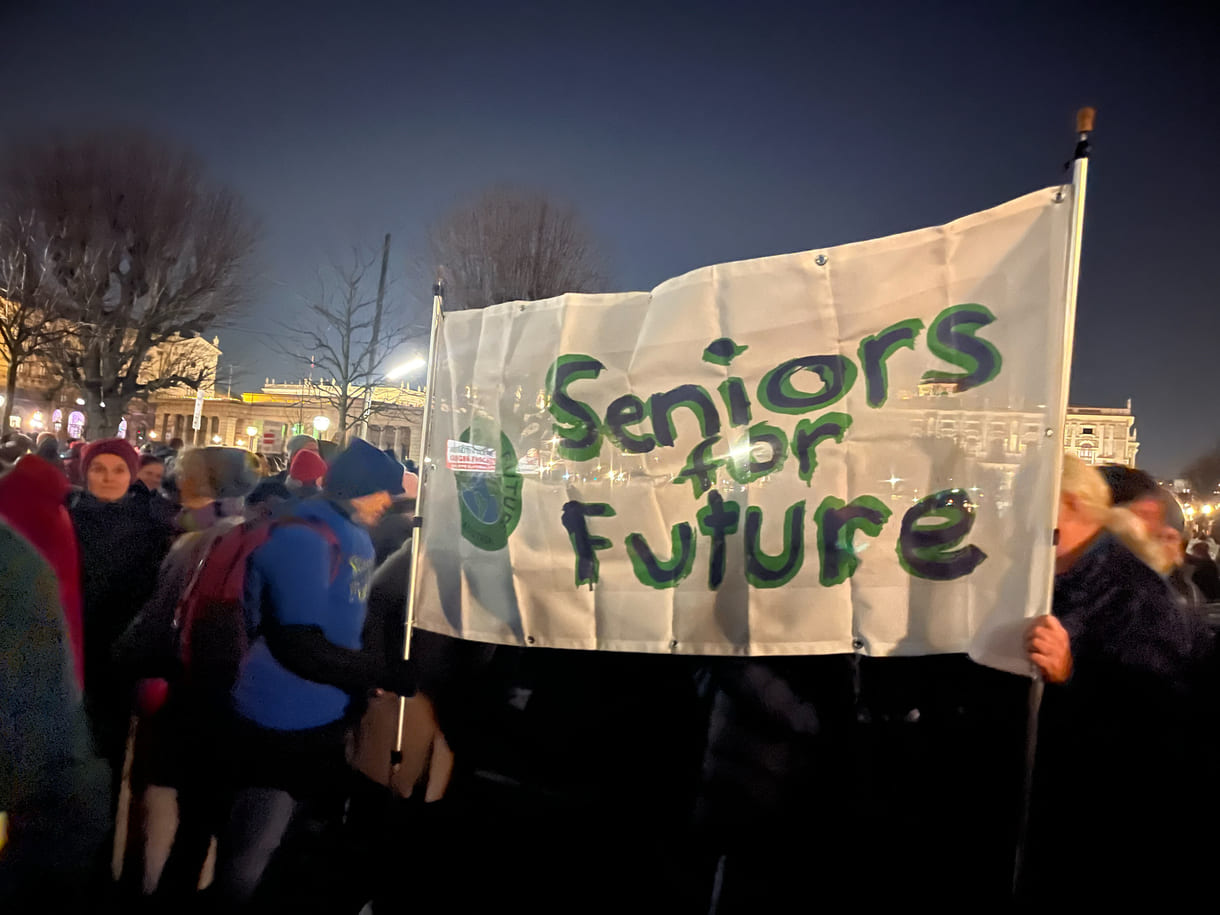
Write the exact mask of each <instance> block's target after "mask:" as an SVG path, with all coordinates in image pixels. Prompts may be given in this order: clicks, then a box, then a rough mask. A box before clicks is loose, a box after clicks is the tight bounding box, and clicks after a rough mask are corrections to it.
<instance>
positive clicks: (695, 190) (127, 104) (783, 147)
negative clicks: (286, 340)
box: [0, 0, 1220, 475]
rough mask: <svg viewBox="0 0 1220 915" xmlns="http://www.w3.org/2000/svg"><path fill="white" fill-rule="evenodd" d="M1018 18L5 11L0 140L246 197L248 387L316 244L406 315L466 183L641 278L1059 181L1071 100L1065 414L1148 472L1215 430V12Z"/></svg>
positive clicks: (887, 12) (189, 8) (872, 11)
mask: <svg viewBox="0 0 1220 915" xmlns="http://www.w3.org/2000/svg"><path fill="white" fill-rule="evenodd" d="M1019 6H1020V9H1019V10H1018V9H1017V7H1018V4H1015V3H1006V4H977V3H962V4H956V5H954V4H935V3H911V2H909V0H907V2H887V3H862V4H846V3H837V4H826V3H801V4H796V3H793V4H771V3H765V2H739V3H733V4H728V3H724V4H721V3H715V2H704V3H692V4H675V3H667V4H660V3H656V4H654V3H647V4H638V5H637V4H629V3H595V4H582V3H579V2H575V0H571V2H559V3H547V4H539V3H528V4H527V3H521V4H516V3H511V2H501V3H487V4H481V5H480V4H469V3H458V2H453V3H428V4H415V3H405V2H404V3H388V2H387V3H359V2H351V0H348V2H343V3H339V2H334V0H331V2H327V3H314V2H278V0H277V2H261V0H260V2H247V3H230V2H202V3H167V2H164V0H162V2H127V3H124V2H105V3H100V2H96V0H77V2H61V0H38V2H33V0H23V2H14V0H8V4H7V8H6V11H5V12H4V13H3V14H0V29H3V35H4V39H5V40H4V44H3V46H4V53H3V55H2V56H0V71H2V73H0V75H2V80H0V86H3V93H2V96H0V98H2V99H3V101H2V102H0V110H2V111H3V114H4V117H3V119H2V120H0V124H3V132H4V134H6V135H13V136H18V135H20V134H21V133H22V132H24V131H27V130H30V129H37V128H43V127H74V126H96V125H99V124H110V123H113V124H123V125H135V126H140V127H145V128H149V129H151V130H153V131H155V132H158V133H161V134H165V135H167V136H170V137H171V138H174V139H176V140H179V141H181V142H184V143H186V144H188V145H189V146H191V147H192V148H193V149H194V150H195V151H196V152H197V153H198V154H199V155H200V156H201V157H202V158H203V159H204V161H205V162H206V164H207V166H208V168H209V170H210V173H211V174H212V175H213V176H214V177H215V178H216V179H218V180H219V181H222V182H225V183H228V184H229V185H231V186H233V187H234V188H236V189H237V190H238V191H240V192H241V193H242V194H243V195H244V197H245V199H246V201H247V203H248V204H249V207H250V209H251V211H252V212H253V213H254V214H255V216H256V217H257V218H258V219H259V220H260V222H261V226H262V241H261V244H260V248H259V251H258V256H257V280H256V285H255V303H256V304H255V306H254V310H253V312H252V314H251V315H250V316H249V317H248V318H246V319H244V320H242V321H241V322H240V326H241V330H240V331H232V330H231V331H227V332H224V333H222V339H221V344H222V346H223V348H224V350H225V357H224V358H225V361H226V362H227V361H230V360H231V361H232V362H234V363H236V364H237V365H238V366H240V367H242V372H241V373H240V374H239V376H238V377H239V380H241V381H244V385H242V386H244V387H257V386H258V385H260V384H261V383H262V380H263V377H264V376H266V375H275V376H277V377H281V378H282V377H285V376H286V375H289V374H291V373H292V372H293V369H292V368H291V367H290V366H289V365H288V364H287V363H286V362H285V361H284V360H283V359H282V358H279V357H276V356H275V355H274V354H273V353H272V352H270V351H269V349H268V346H269V343H270V342H271V337H270V334H271V333H272V331H273V329H274V326H275V324H274V320H275V318H276V317H277V316H280V315H282V316H285V317H287V316H288V315H287V312H286V310H288V309H292V308H295V307H297V305H298V303H299V301H300V295H301V294H302V293H305V292H307V291H308V290H309V289H310V288H311V284H312V283H313V281H314V279H313V278H314V275H315V270H316V267H317V265H318V264H319V262H320V261H322V260H323V259H324V258H325V257H326V255H327V254H328V253H330V252H334V251H337V250H342V249H343V248H344V247H345V246H350V245H351V244H367V245H373V246H376V245H379V243H380V238H381V236H382V235H383V234H384V233H385V232H387V231H388V232H392V233H393V234H394V245H395V249H394V272H395V274H396V275H397V276H398V283H397V285H396V286H395V289H394V295H395V302H396V303H398V304H399V305H400V306H401V307H404V308H406V307H408V306H409V307H411V308H418V307H420V303H421V296H420V295H419V292H421V291H423V292H425V293H426V289H425V290H421V289H420V286H421V284H419V283H415V284H414V285H411V284H409V283H408V280H409V279H411V273H412V272H411V271H408V270H407V265H408V264H409V263H413V262H416V261H418V260H419V259H420V258H421V256H422V253H423V252H422V250H421V248H420V241H421V238H422V234H423V229H424V227H425V226H426V225H427V224H428V223H429V222H430V221H432V220H433V219H434V218H436V217H437V216H438V215H439V214H441V213H443V212H444V211H445V210H446V209H447V208H448V207H449V206H451V205H452V204H453V203H455V202H456V201H458V200H461V199H464V198H469V197H470V196H472V195H474V194H476V193H477V192H478V191H480V190H482V189H483V188H484V187H486V186H488V185H490V184H494V183H499V182H511V183H518V184H523V185H528V186H531V187H537V188H540V189H543V190H547V191H550V192H553V193H555V194H557V195H560V196H563V197H566V198H567V199H568V200H570V201H571V202H573V203H574V204H576V205H577V206H578V207H579V208H580V209H581V211H582V212H583V213H584V215H585V216H586V218H587V219H588V221H589V222H590V223H591V224H592V226H593V228H594V229H595V230H596V232H597V233H598V235H599V236H600V238H601V240H602V241H603V243H604V244H605V247H606V249H607V252H608V256H609V260H610V265H611V278H612V288H614V289H648V288H651V287H652V286H654V285H656V284H657V283H659V282H660V281H662V280H664V279H666V278H668V277H671V276H674V275H677V274H680V273H683V272H685V271H687V270H690V269H692V268H695V267H699V266H703V265H705V264H712V263H717V262H721V261H728V260H737V259H741V258H749V257H755V256H761V255H768V254H777V253H782V252H788V251H796V250H804V249H808V248H813V247H820V246H824V245H831V244H839V243H844V242H850V241H856V240H859V239H865V238H870V237H875V236H880V235H887V234H890V233H893V232H899V231H904V230H907V229H913V228H918V227H921V226H926V225H935V224H939V223H942V222H946V221H948V220H951V219H953V218H955V217H957V216H960V215H964V214H966V213H969V212H972V211H975V210H979V209H984V208H986V207H989V206H992V205H995V204H997V203H1000V202H1002V201H1004V200H1006V199H1009V198H1012V197H1016V196H1018V195H1020V194H1023V193H1025V192H1027V191H1030V190H1033V189H1035V188H1037V187H1042V186H1045V185H1048V184H1054V183H1056V182H1057V181H1059V180H1060V179H1061V176H1062V172H1061V166H1062V164H1063V162H1064V161H1065V160H1066V159H1067V158H1068V156H1069V154H1070V151H1071V148H1072V141H1073V136H1072V133H1071V128H1072V123H1073V121H1072V118H1073V114H1074V112H1075V110H1076V108H1077V107H1079V106H1080V105H1083V104H1091V105H1094V106H1096V107H1097V108H1098V112H1099V113H1098V130H1097V133H1096V135H1095V157H1094V160H1093V167H1092V171H1091V175H1090V188H1089V199H1088V206H1089V214H1088V219H1087V224H1086V233H1085V250H1084V265H1083V277H1082V285H1081V299H1080V314H1079V324H1078V331H1077V350H1076V362H1075V368H1074V373H1073V384H1072V398H1073V402H1076V403H1087V404H1090V405H1096V406H1103V405H1114V406H1119V405H1122V404H1123V403H1124V402H1125V401H1126V399H1127V398H1128V397H1130V398H1132V399H1133V401H1134V406H1135V410H1136V416H1137V420H1138V425H1139V430H1140V438H1141V440H1142V441H1143V443H1144V444H1143V449H1142V450H1141V454H1140V458H1141V462H1142V463H1143V464H1144V465H1145V466H1147V467H1149V468H1150V469H1151V470H1153V471H1154V472H1156V473H1159V474H1163V475H1168V474H1170V473H1173V472H1174V471H1176V470H1178V469H1180V467H1181V466H1182V465H1183V464H1185V463H1186V462H1187V461H1188V460H1189V459H1190V458H1191V457H1193V456H1194V455H1195V454H1197V453H1199V452H1201V451H1202V450H1204V449H1206V448H1207V447H1209V446H1210V445H1212V444H1213V443H1215V442H1216V441H1217V440H1218V439H1220V424H1218V423H1217V418H1218V413H1220V411H1218V410H1217V406H1216V401H1217V398H1218V397H1220V392H1218V391H1217V386H1216V384H1215V377H1216V370H1215V365H1216V357H1217V355H1218V354H1220V334H1218V331H1220V314H1218V312H1217V310H1216V308H1215V306H1216V304H1217V296H1216V294H1215V293H1214V291H1213V271H1214V269H1215V265H1216V262H1217V253H1216V252H1217V249H1218V247H1220V220H1218V219H1217V215H1216V213H1217V207H1218V206H1220V173H1218V172H1220V170H1218V168H1217V140H1218V139H1220V137H1218V134H1220V129H1218V127H1217V124H1218V123H1220V118H1218V115H1220V92H1218V90H1220V76H1218V72H1220V67H1218V66H1217V65H1216V63H1215V54H1216V48H1217V47H1218V44H1217V40H1218V39H1220V30H1218V29H1217V21H1216V20H1217V19H1218V18H1220V16H1218V15H1217V14H1214V13H1213V14H1211V16H1209V15H1208V14H1207V13H1206V12H1204V11H1203V7H1204V6H1206V4H1191V5H1185V4H1184V5H1182V6H1181V7H1179V8H1175V7H1174V5H1172V4H1160V5H1156V6H1154V5H1151V4H1146V5H1143V12H1122V11H1120V9H1119V7H1120V4H1113V3H1108V4H1091V5H1073V4H1063V3H1056V4H1047V5H1045V6H1043V5H1035V4H1020V5H1019ZM662 7H663V8H662ZM857 7H858V8H857ZM992 7H995V8H992ZM1001 7H1002V8H1001ZM1192 7H1193V8H1194V9H1192ZM409 286H410V288H408V287H409ZM223 365H224V363H222V379H223V377H224V373H225V370H224V369H223Z"/></svg>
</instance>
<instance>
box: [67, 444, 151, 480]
mask: <svg viewBox="0 0 1220 915" xmlns="http://www.w3.org/2000/svg"><path fill="white" fill-rule="evenodd" d="M99 454H113V455H117V456H118V457H121V458H122V459H123V460H124V461H126V462H127V469H128V470H130V471H131V478H132V479H133V480H134V479H135V478H136V474H137V473H139V472H140V456H139V455H138V454H136V449H135V448H133V447H131V444H130V443H129V442H128V441H127V439H125V438H99V439H98V440H97V441H96V442H90V443H89V444H88V445H86V446H85V450H84V453H83V454H82V456H81V462H80V473H81V477H82V478H83V477H87V476H89V465H90V464H91V463H93V459H94V458H95V457H97V456H98V455H99Z"/></svg>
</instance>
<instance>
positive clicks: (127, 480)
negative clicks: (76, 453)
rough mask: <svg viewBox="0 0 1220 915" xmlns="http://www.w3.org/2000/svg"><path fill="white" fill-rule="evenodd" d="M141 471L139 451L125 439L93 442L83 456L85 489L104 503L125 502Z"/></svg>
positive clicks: (82, 471)
mask: <svg viewBox="0 0 1220 915" xmlns="http://www.w3.org/2000/svg"><path fill="white" fill-rule="evenodd" d="M139 469H140V468H139V459H138V458H137V456H136V449H134V448H132V447H131V445H130V444H129V443H128V442H127V441H126V440H125V439H121V438H103V439H98V440H97V441H96V442H90V443H89V444H88V445H87V446H86V447H85V450H84V454H83V455H82V456H81V477H82V479H83V480H84V482H85V489H87V490H88V491H89V494H90V495H92V496H93V497H94V498H95V499H97V500H98V501H100V502H117V501H118V500H119V499H121V498H123V496H124V495H126V494H127V490H128V488H129V487H130V486H131V481H132V480H134V479H135V478H136V474H137V473H138V472H139Z"/></svg>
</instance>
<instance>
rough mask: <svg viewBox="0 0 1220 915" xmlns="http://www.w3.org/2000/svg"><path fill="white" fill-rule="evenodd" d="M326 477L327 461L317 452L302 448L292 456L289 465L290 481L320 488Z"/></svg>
mask: <svg viewBox="0 0 1220 915" xmlns="http://www.w3.org/2000/svg"><path fill="white" fill-rule="evenodd" d="M324 476H326V461H324V460H322V455H320V454H318V452H317V451H311V450H309V449H308V448H302V449H301V450H300V451H298V452H297V453H296V454H294V455H293V456H292V461H291V463H289V465H288V481H289V482H291V483H300V484H302V485H304V486H312V487H315V488H316V487H318V486H321V485H322V478H323V477H324Z"/></svg>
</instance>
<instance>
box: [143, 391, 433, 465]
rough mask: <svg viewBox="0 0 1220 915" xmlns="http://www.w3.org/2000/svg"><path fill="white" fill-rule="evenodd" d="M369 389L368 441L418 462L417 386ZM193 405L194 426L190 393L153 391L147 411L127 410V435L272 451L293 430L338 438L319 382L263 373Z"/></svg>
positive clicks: (333, 414) (279, 447)
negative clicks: (237, 390)
mask: <svg viewBox="0 0 1220 915" xmlns="http://www.w3.org/2000/svg"><path fill="white" fill-rule="evenodd" d="M356 393H357V394H362V393H363V392H356ZM371 395H372V407H371V412H370V415H369V420H368V432H367V434H366V436H365V437H366V438H367V440H368V441H369V442H371V443H372V444H374V445H376V446H377V447H379V448H393V449H394V453H395V454H396V455H398V456H399V457H400V458H408V457H410V458H412V459H414V460H418V459H419V456H418V449H419V430H420V428H421V427H422V425H423V407H424V392H423V390H422V389H413V388H410V387H408V386H405V385H404V386H401V387H393V386H389V385H386V386H375V387H374V388H373V389H372V392H371ZM358 399H359V400H362V399H363V398H362V397H358ZM198 403H199V414H200V422H199V428H198V429H195V428H194V418H195V405H196V396H195V395H194V394H188V395H187V396H172V395H169V396H166V395H161V394H157V395H154V396H153V397H151V398H150V399H149V403H148V409H147V412H145V413H141V414H139V415H138V416H133V420H134V423H133V425H132V426H131V436H132V437H133V438H135V439H136V440H138V441H142V440H148V441H170V440H171V439H174V438H181V439H182V440H183V441H184V442H185V443H186V444H188V445H195V446H203V445H228V446H231V447H235V448H246V449H248V450H250V451H262V452H266V453H273V454H278V453H281V452H283V451H284V445H285V443H286V442H287V440H288V439H289V438H291V437H292V436H293V435H296V434H298V433H305V434H306V435H312V436H314V437H315V438H319V439H324V440H334V439H336V438H338V431H339V414H338V410H337V409H336V407H335V406H334V404H333V402H332V398H328V397H327V389H326V385H325V383H323V382H316V383H315V382H312V381H308V380H305V381H297V382H276V381H275V380H274V379H271V378H269V379H267V381H266V383H265V384H264V385H263V388H262V390H261V391H257V392H253V393H245V394H241V395H240V396H232V397H229V396H224V395H221V394H218V393H216V392H213V393H212V395H211V396H204V397H203V398H202V399H201V400H200V401H198ZM358 431H359V430H358V429H353V430H351V433H349V434H356V433H357V432H358Z"/></svg>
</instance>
